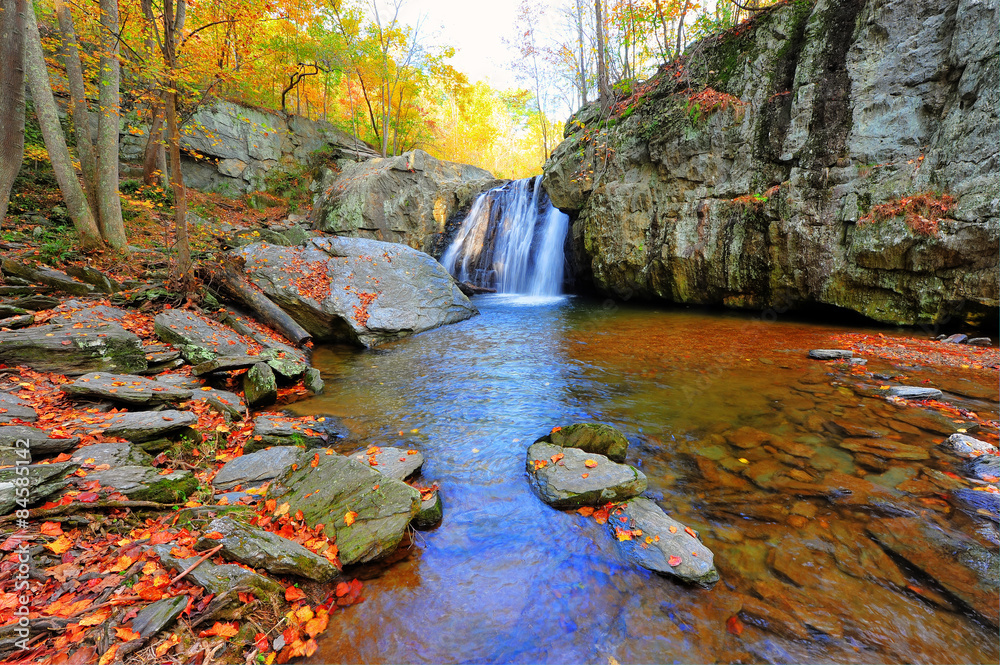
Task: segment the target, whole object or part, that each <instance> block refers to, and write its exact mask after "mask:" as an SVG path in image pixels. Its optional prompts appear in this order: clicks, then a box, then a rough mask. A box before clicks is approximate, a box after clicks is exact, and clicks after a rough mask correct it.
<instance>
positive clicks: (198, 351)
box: [153, 309, 251, 365]
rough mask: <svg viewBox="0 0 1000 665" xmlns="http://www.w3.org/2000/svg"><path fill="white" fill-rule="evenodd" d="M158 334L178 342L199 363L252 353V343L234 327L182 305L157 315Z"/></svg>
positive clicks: (165, 338) (156, 331) (176, 343)
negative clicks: (220, 357)
mask: <svg viewBox="0 0 1000 665" xmlns="http://www.w3.org/2000/svg"><path fill="white" fill-rule="evenodd" d="M153 331H154V332H155V333H156V336H157V337H159V338H160V339H161V340H163V341H164V342H167V343H168V344H175V345H177V346H178V347H180V349H181V353H182V354H183V355H184V357H185V358H186V359H187V361H188V362H190V363H192V364H194V365H197V364H200V363H203V362H207V361H209V360H213V359H214V358H216V357H218V356H245V355H249V351H250V347H251V345H250V343H249V341H248V340H247V339H245V338H244V337H242V336H241V335H239V334H237V333H236V332H235V331H234V330H232V329H231V328H229V327H227V326H224V325H222V324H221V323H216V322H215V321H210V320H209V319H206V318H204V317H202V316H197V315H196V314H192V313H190V312H186V311H183V310H179V309H168V310H164V311H163V312H160V313H159V314H157V315H156V317H155V318H154V319H153Z"/></svg>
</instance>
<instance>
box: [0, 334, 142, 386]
mask: <svg viewBox="0 0 1000 665" xmlns="http://www.w3.org/2000/svg"><path fill="white" fill-rule="evenodd" d="M78 325H81V324H51V325H45V326H35V327H34V328H25V329H23V330H12V331H9V332H0V364H6V365H27V366H28V367H30V368H32V369H34V370H38V371H41V372H57V373H59V374H66V375H68V376H77V375H80V374H86V373H88V372H140V371H145V370H146V367H147V363H146V355H145V353H144V352H143V350H142V342H141V341H140V340H139V338H138V337H137V336H136V335H134V334H133V333H130V332H129V331H127V330H125V329H124V328H122V327H121V326H119V325H117V324H113V323H100V324H97V323H92V324H82V326H81V327H76V326H78Z"/></svg>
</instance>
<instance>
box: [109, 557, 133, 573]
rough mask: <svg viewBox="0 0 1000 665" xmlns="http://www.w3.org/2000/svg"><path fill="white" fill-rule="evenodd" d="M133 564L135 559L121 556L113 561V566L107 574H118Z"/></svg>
mask: <svg viewBox="0 0 1000 665" xmlns="http://www.w3.org/2000/svg"><path fill="white" fill-rule="evenodd" d="M133 563H135V559H133V558H132V557H130V556H128V555H126V554H123V555H121V556H120V557H118V559H117V560H116V561H115V565H113V566H111V568H109V569H108V572H112V573H120V572H122V571H123V570H125V569H127V568H128V567H129V566H131V565H132V564H133Z"/></svg>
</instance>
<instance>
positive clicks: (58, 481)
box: [0, 462, 79, 515]
mask: <svg viewBox="0 0 1000 665" xmlns="http://www.w3.org/2000/svg"><path fill="white" fill-rule="evenodd" d="M78 467H79V465H78V464H76V463H74V462H55V463H53V464H29V465H28V466H26V467H24V466H21V467H6V468H3V469H0V514H3V515H6V514H8V513H10V511H11V509H12V508H13V507H14V505H15V499H16V498H17V493H16V488H17V487H19V485H18V484H17V483H18V478H22V477H24V476H23V474H19V473H18V472H17V471H18V469H23V468H26V469H28V472H27V478H28V485H27V487H28V505H29V506H31V505H34V504H36V503H39V502H41V501H43V500H44V499H47V498H48V497H50V496H52V495H53V494H55V493H56V492H58V491H59V490H61V489H63V488H65V487H66V485H67V484H68V482H69V481H68V480H66V474H68V473H70V472H72V471H75V470H76V469H77V468H78Z"/></svg>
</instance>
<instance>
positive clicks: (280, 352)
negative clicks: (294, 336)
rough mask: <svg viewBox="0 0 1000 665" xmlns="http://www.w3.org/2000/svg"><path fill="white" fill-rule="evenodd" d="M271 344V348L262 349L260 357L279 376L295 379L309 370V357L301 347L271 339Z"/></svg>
mask: <svg viewBox="0 0 1000 665" xmlns="http://www.w3.org/2000/svg"><path fill="white" fill-rule="evenodd" d="M269 344H270V345H271V346H270V348H266V349H264V350H263V351H261V352H260V356H259V358H260V359H261V360H263V361H264V362H266V363H267V366H268V367H270V368H271V369H272V370H274V372H275V373H276V374H277V375H278V376H280V377H282V378H283V379H286V380H290V381H293V380H295V379H297V378H299V377H300V376H302V375H303V374H305V373H306V371H308V370H309V359H308V358H307V357H306V354H305V353H303V352H302V351H300V350H299V349H293V348H292V347H290V346H288V345H287V344H281V343H280V342H273V341H271V342H269Z"/></svg>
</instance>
